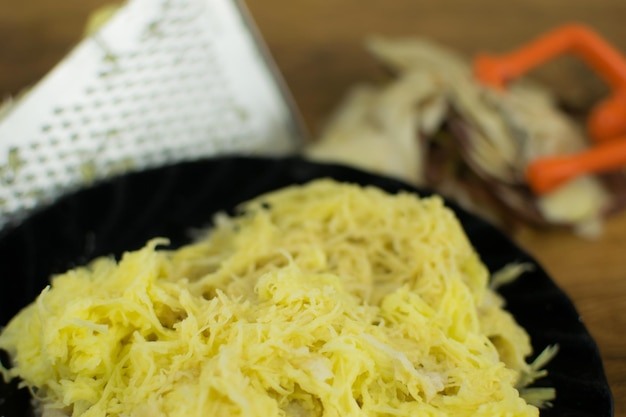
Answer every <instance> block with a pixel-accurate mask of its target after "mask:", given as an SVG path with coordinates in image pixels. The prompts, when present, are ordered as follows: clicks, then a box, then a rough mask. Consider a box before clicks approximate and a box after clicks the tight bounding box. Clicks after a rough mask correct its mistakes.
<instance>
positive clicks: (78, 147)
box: [0, 0, 305, 227]
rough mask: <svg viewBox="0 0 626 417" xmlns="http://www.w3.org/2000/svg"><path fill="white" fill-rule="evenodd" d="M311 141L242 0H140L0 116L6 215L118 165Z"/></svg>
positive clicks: (282, 151) (128, 167)
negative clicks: (306, 139) (307, 138)
mask: <svg viewBox="0 0 626 417" xmlns="http://www.w3.org/2000/svg"><path fill="white" fill-rule="evenodd" d="M304 141H305V134H304V130H303V128H302V124H301V121H300V117H299V115H298V112H297V109H296V107H295V105H294V102H293V100H292V98H291V96H290V94H289V92H288V90H287V88H286V86H285V84H284V81H283V80H282V78H281V76H280V74H279V72H278V70H277V69H276V67H275V65H274V63H273V61H272V59H271V57H270V55H269V53H268V52H267V49H266V47H265V45H264V43H263V41H262V39H261V37H260V35H259V34H258V31H257V30H256V28H255V26H254V24H253V21H252V19H251V17H250V16H249V14H248V12H247V9H246V8H245V5H244V4H243V3H242V2H238V1H234V0H130V1H129V2H128V3H126V4H125V5H124V6H123V7H122V8H121V9H120V10H119V11H118V12H117V13H116V14H115V15H114V16H113V17H112V18H111V19H110V21H109V22H107V23H106V24H105V25H104V26H103V27H102V28H101V29H100V30H98V31H97V32H96V33H94V34H93V35H91V36H89V37H87V38H85V39H83V40H82V41H81V42H80V43H79V44H78V45H77V46H76V47H75V48H74V49H73V50H72V51H71V53H70V54H68V56H67V57H65V59H64V60H63V61H62V62H61V63H60V64H59V65H57V66H56V67H55V68H54V69H53V70H52V71H51V72H50V73H49V74H48V75H47V76H46V77H45V78H44V79H42V80H41V81H40V82H39V83H38V84H37V85H36V86H34V87H33V88H32V90H31V91H29V92H28V93H27V94H26V95H25V96H24V97H23V98H22V99H20V100H19V102H18V103H17V104H16V105H15V106H14V107H13V108H12V109H11V110H10V111H9V112H8V114H6V115H5V116H4V118H3V119H2V120H0V227H3V226H6V225H7V224H12V223H13V224H14V223H18V222H19V221H20V219H22V218H23V217H24V216H25V215H26V214H28V213H29V212H31V211H32V210H34V209H37V208H40V207H44V206H46V205H47V204H50V203H51V202H53V201H55V200H56V199H57V198H59V197H60V196H62V195H64V194H66V193H68V192H70V191H73V190H76V189H79V188H81V187H86V186H89V185H91V184H93V183H94V182H97V181H101V180H104V179H106V178H109V177H112V176H116V175H120V174H124V173H127V172H132V171H137V170H143V169H147V168H151V167H158V166H163V165H168V164H173V163H177V162H181V161H187V160H193V159H198V158H203V157H211V156H219V155H225V154H256V155H271V156H280V155H286V154H292V153H295V152H298V151H299V149H300V148H301V146H302V145H303V143H304Z"/></svg>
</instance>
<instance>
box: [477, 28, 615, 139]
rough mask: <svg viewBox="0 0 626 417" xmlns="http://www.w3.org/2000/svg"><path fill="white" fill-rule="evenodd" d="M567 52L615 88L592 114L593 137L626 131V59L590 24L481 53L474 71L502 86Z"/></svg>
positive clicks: (609, 137) (589, 120) (590, 121)
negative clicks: (498, 51) (512, 48)
mask: <svg viewBox="0 0 626 417" xmlns="http://www.w3.org/2000/svg"><path fill="white" fill-rule="evenodd" d="M567 52H571V53H574V54H576V55H578V56H579V57H580V58H582V59H583V60H585V61H586V62H587V63H588V64H589V65H590V66H591V67H592V68H593V69H594V70H595V71H597V72H598V74H599V75H600V76H601V77H602V78H604V79H605V80H606V82H607V83H608V84H609V86H610V87H611V89H612V94H611V96H610V97H609V98H607V99H606V100H604V101H603V102H601V103H599V104H598V105H597V106H596V107H595V109H594V110H593V111H592V112H591V114H590V116H589V119H588V121H587V127H588V129H589V133H590V135H591V137H592V138H593V139H594V140H598V141H603V140H610V139H612V138H614V137H617V136H622V135H624V134H626V60H625V59H624V57H623V55H622V54H621V53H620V52H618V51H617V50H616V49H615V48H613V47H612V46H611V45H609V44H608V43H607V42H606V41H605V40H604V39H602V38H601V37H600V36H599V35H597V34H596V33H595V32H594V31H592V30H591V29H589V28H587V27H586V26H583V25H580V24H569V25H565V26H561V27H559V28H557V29H555V30H553V31H551V32H548V33H547V34H545V35H543V36H542V37H540V38H538V39H536V40H534V41H533V42H531V43H529V44H527V45H525V46H523V47H521V48H519V49H518V50H515V51H513V52H511V53H509V54H506V55H503V56H499V57H497V56H493V55H486V54H481V55H478V56H477V57H476V59H475V61H474V71H475V75H476V77H477V78H478V79H479V80H480V81H481V82H483V83H484V84H486V85H489V86H492V87H494V88H499V89H502V88H504V87H505V86H506V83H507V82H509V81H511V80H513V79H515V78H517V77H519V76H521V75H522V74H524V73H525V72H527V71H529V70H531V69H533V68H534V67H537V66H538V65H540V64H542V63H544V62H546V61H548V60H549V59H551V58H554V57H556V56H557V55H559V54H563V53H567Z"/></svg>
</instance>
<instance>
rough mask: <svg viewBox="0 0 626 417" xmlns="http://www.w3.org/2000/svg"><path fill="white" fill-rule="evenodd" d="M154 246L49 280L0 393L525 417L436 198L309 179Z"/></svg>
mask: <svg viewBox="0 0 626 417" xmlns="http://www.w3.org/2000/svg"><path fill="white" fill-rule="evenodd" d="M166 244H167V241H166V240H165V239H154V240H151V241H150V242H148V243H147V245H146V246H145V247H143V248H142V249H140V250H137V251H133V252H127V253H126V254H124V256H123V257H122V259H121V260H120V261H119V262H118V261H116V260H115V259H114V258H99V259H96V260H94V261H93V262H91V263H90V264H89V265H87V266H85V267H80V268H76V269H73V270H70V271H68V272H66V273H64V274H61V275H58V276H54V277H53V278H52V282H51V284H50V286H49V287H47V288H46V289H45V290H44V291H43V292H42V293H41V295H40V296H39V297H38V298H37V300H36V301H35V302H34V303H32V304H31V305H29V306H28V307H27V308H25V309H24V310H22V311H21V312H20V313H19V314H18V315H17V316H16V317H15V318H14V319H13V320H12V321H11V322H10V323H9V324H8V326H7V327H6V328H5V329H4V330H3V331H2V333H1V334H0V348H2V349H4V350H6V351H7V352H9V354H10V356H11V358H12V361H13V367H11V368H9V369H4V368H0V370H1V371H2V374H3V376H4V378H5V379H6V380H9V379H12V378H16V377H19V378H21V380H22V384H23V385H25V386H28V387H29V388H31V390H32V392H33V393H34V395H35V397H36V399H37V400H38V402H39V404H40V407H41V409H42V410H43V414H44V415H56V414H58V413H62V414H65V415H72V416H90V417H91V416H151V417H158V416H259V417H270V416H293V417H307V416H311V417H313V416H328V417H331V416H418V415H419V416H470V415H471V416H488V417H492V416H499V415H507V416H511V417H514V416H537V415H538V414H539V411H538V408H537V407H536V406H534V405H531V404H529V402H528V401H527V400H525V399H524V398H522V396H521V395H520V389H521V387H520V384H522V385H524V384H526V383H527V382H529V381H531V380H532V375H534V374H533V373H534V372H535V369H534V368H533V366H532V365H529V364H527V363H526V358H527V357H528V355H529V354H531V345H530V341H529V337H528V335H527V333H526V332H525V331H524V329H522V328H521V327H520V326H519V325H518V324H517V323H516V322H515V320H514V319H513V317H512V316H511V315H510V314H509V313H508V312H506V311H505V310H504V308H503V304H504V303H503V300H502V299H501V297H500V296H499V295H497V294H496V293H495V292H494V291H493V290H492V289H491V288H490V287H489V285H488V278H489V276H488V275H489V274H488V271H487V269H486V267H485V266H484V265H483V263H482V262H481V260H480V258H479V256H478V255H477V253H476V252H475V251H474V249H473V248H472V246H471V245H470V243H469V241H468V239H467V237H466V235H465V233H464V231H463V229H462V227H461V225H460V224H459V222H458V220H457V219H456V217H455V215H454V213H453V212H452V211H451V210H449V209H447V208H446V207H445V206H444V204H443V201H442V200H441V199H440V198H438V197H429V198H420V197H418V196H416V195H414V194H409V193H400V194H397V195H391V194H387V193H385V192H383V191H381V190H379V189H377V188H374V187H360V186H357V185H352V184H345V183H339V182H336V181H334V180H330V179H321V180H316V181H313V182H311V183H308V184H305V185H301V186H292V187H288V188H285V189H281V190H278V191H275V192H271V193H268V194H265V195H263V196H260V197H258V198H257V199H255V200H253V201H250V202H247V203H245V204H243V205H242V206H241V211H240V213H239V214H237V215H236V216H227V215H225V214H222V215H220V216H217V217H216V222H215V226H214V227H213V228H212V229H211V230H210V231H208V232H207V233H206V234H205V235H204V236H203V237H202V238H201V239H199V240H197V241H196V242H194V243H192V244H189V245H187V246H184V247H182V248H180V249H177V250H167V249H164V248H161V247H160V246H165V245H166ZM529 375H530V377H529Z"/></svg>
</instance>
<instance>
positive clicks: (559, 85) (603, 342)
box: [0, 0, 626, 417]
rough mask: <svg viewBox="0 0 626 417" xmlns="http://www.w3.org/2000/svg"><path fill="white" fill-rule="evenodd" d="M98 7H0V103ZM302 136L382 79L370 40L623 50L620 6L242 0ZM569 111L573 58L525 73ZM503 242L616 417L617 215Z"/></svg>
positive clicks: (94, 2)
mask: <svg viewBox="0 0 626 417" xmlns="http://www.w3.org/2000/svg"><path fill="white" fill-rule="evenodd" d="M106 4H110V2H109V1H108V0H56V1H54V2H51V1H49V0H25V1H21V2H16V1H11V0H0V98H6V97H8V96H12V95H16V94H18V93H19V92H20V91H22V90H23V89H24V88H26V87H28V86H30V85H32V84H34V83H36V82H37V80H39V79H40V78H41V77H43V76H44V75H45V74H46V73H47V72H48V71H49V70H50V69H51V68H52V67H53V66H54V65H55V64H56V63H57V62H59V61H60V60H61V59H62V58H63V56H64V55H65V54H67V53H68V52H69V51H70V50H71V48H72V47H73V45H75V44H76V43H77V42H78V41H79V39H80V38H81V36H82V34H83V30H84V27H85V23H86V20H87V18H88V16H89V15H90V13H91V12H93V11H94V10H96V9H97V8H99V7H101V6H103V5H106ZM246 4H247V6H248V8H249V11H250V13H251V15H252V17H253V18H254V20H255V22H256V24H257V26H258V28H259V30H260V32H261V34H262V36H263V38H264V40H265V42H266V43H267V45H268V47H269V49H270V52H271V54H272V55H273V57H274V59H275V61H276V63H277V65H278V68H279V70H280V72H281V73H282V75H283V76H284V78H285V80H286V83H287V85H288V87H289V88H290V90H291V92H292V94H293V97H294V99H295V101H296V103H297V105H298V107H299V109H300V111H301V113H302V116H303V119H304V121H305V124H306V126H307V128H308V129H309V131H310V132H311V134H312V137H314V136H315V134H316V132H319V131H320V129H321V127H322V126H323V124H324V122H325V120H326V118H327V117H328V115H329V114H330V113H331V112H332V111H333V110H334V109H335V107H336V106H337V105H338V103H339V101H340V100H341V99H342V97H343V96H344V95H345V93H346V92H347V91H348V89H349V88H350V87H351V86H353V85H354V84H356V83H360V82H374V83H375V82H377V81H381V82H382V81H383V80H385V79H386V77H387V73H386V71H385V70H384V69H383V68H382V67H381V65H380V64H379V63H377V62H376V61H375V60H374V59H373V58H372V57H371V56H370V55H369V54H368V53H367V52H366V50H365V48H364V46H363V45H364V40H365V39H366V38H367V37H368V36H369V35H372V34H381V35H388V36H422V37H428V38H430V39H432V40H435V41H438V42H440V43H441V44H443V45H446V46H448V47H450V48H453V49H455V50H457V51H459V52H461V53H463V54H465V55H466V56H467V57H468V58H469V57H472V56H473V55H474V54H476V53H478V52H482V51H489V52H496V53H497V52H505V51H509V50H511V49H513V48H515V47H517V46H519V45H521V44H523V43H525V42H527V41H529V40H531V39H532V38H534V37H536V36H537V35H539V34H542V33H544V32H546V31H547V30H550V29H552V28H554V27H556V26H557V25H560V24H563V23H567V22H581V23H585V24H587V25H589V26H591V27H592V28H594V29H595V30H597V31H598V32H599V33H600V34H601V35H602V36H603V37H605V39H607V40H608V41H609V42H610V43H612V44H613V45H614V46H615V47H616V48H617V49H619V50H621V51H626V25H625V24H624V19H625V18H626V2H625V1H623V0H599V1H596V0H551V1H549V2H548V1H543V0H508V1H499V0H474V1H471V2H469V1H462V0H438V1H432V0H392V1H390V0H298V1H286V0H248V1H247V2H246ZM533 75H534V76H536V77H537V78H538V79H539V80H541V81H543V82H544V83H545V84H546V85H548V86H550V88H551V89H552V90H553V91H555V92H556V93H557V94H558V96H559V97H562V98H563V99H564V100H565V101H567V102H568V103H570V104H572V105H574V106H575V107H576V108H577V109H580V110H581V111H584V110H585V109H588V108H589V107H590V106H592V105H593V103H594V102H595V101H596V100H597V99H598V98H600V97H603V96H604V95H605V94H606V93H607V91H608V90H607V89H606V87H605V85H604V84H603V83H602V82H601V81H600V80H599V79H598V78H597V77H596V76H595V75H594V74H593V73H592V72H591V71H590V70H589V69H588V68H587V67H586V66H585V65H584V64H583V63H581V62H580V61H578V60H574V59H570V58H559V59H558V60H555V61H553V62H551V63H550V64H548V65H545V66H542V67H541V68H540V69H538V70H536V71H534V72H533ZM513 238H514V239H515V240H516V241H517V242H518V243H519V244H520V245H521V246H522V247H524V248H525V249H527V250H528V251H529V252H531V253H532V254H533V255H534V256H535V257H536V258H537V259H538V260H539V261H540V262H541V263H542V264H543V265H544V266H545V267H546V269H547V270H548V271H549V272H550V274H551V275H552V276H553V278H554V280H555V281H556V282H557V284H559V285H560V286H561V287H562V288H563V289H564V290H565V291H566V292H567V293H568V295H570V296H571V298H572V299H573V300H574V302H575V304H576V306H577V308H578V309H579V311H580V312H581V315H582V318H583V320H584V322H585V324H586V325H587V326H588V328H589V330H590V331H591V333H592V335H593V336H594V337H595V338H596V340H597V342H598V344H599V347H600V350H601V352H602V355H603V359H604V363H605V367H606V371H607V375H608V378H609V382H610V384H611V387H612V389H613V393H614V395H615V398H616V410H615V411H616V413H615V415H616V416H618V417H620V416H621V417H624V416H626V400H624V398H626V339H625V338H624V334H625V332H626V313H625V310H624V306H625V305H626V260H625V258H624V256H623V254H624V252H625V249H626V213H623V212H622V213H621V214H620V215H618V216H615V217H614V218H612V219H610V220H609V221H608V222H607V224H606V229H605V232H604V234H603V235H602V237H601V238H600V239H597V240H592V241H589V240H585V239H580V238H579V237H575V236H572V235H571V233H569V232H566V231H561V230H557V231H549V232H547V231H541V230H522V231H520V232H519V233H517V234H516V235H515V236H513Z"/></svg>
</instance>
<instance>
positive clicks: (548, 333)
mask: <svg viewBox="0 0 626 417" xmlns="http://www.w3.org/2000/svg"><path fill="white" fill-rule="evenodd" d="M319 177H333V178H335V179H337V180H341V181H350V182H354V183H358V184H362V185H365V184H371V185H375V186H378V187H380V188H383V189H385V190H387V191H389V192H397V191H399V190H409V191H414V192H416V193H419V194H422V195H424V194H427V193H426V192H423V191H419V190H415V189H414V188H412V187H410V186H408V185H406V184H403V183H401V182H398V181H395V180H392V179H389V178H384V177H380V176H375V175H371V174H368V173H364V172H362V171H358V170H354V169H350V168H346V167H342V166H336V165H323V164H317V163H311V162H306V161H304V160H302V159H300V158H287V159H264V158H240V157H233V158H219V159H215V160H201V161H197V162H191V163H184V164H179V165H175V166H171V167H165V168H159V169H155V170H150V171H145V172H141V173H136V174H131V175H127V176H124V177H120V178H117V179H114V180H112V181H110V182H106V183H102V184H99V185H97V186H95V187H93V188H90V189H87V190H83V191H81V192H78V193H76V194H73V195H70V196H68V197H66V198H63V199H62V200H60V201H59V202H57V203H56V204H54V205H53V206H51V207H48V208H46V209H43V210H41V211H39V212H37V213H35V214H33V215H32V216H31V217H29V218H28V220H26V221H25V222H24V223H22V224H21V225H20V226H18V227H13V228H10V229H8V230H5V231H3V232H2V233H1V234H0V254H1V255H0V256H1V261H0V277H2V278H1V283H0V315H1V316H0V323H3V324H5V323H6V322H7V321H8V320H9V319H10V318H11V317H12V316H13V315H15V314H16V313H17V312H18V310H19V309H20V308H22V307H24V306H25V305H27V304H28V303H30V302H31V301H32V300H34V298H35V297H36V296H37V294H38V293H39V292H40V291H41V289H42V288H43V287H44V286H45V285H46V284H47V280H48V277H49V276H50V274H52V273H57V272H63V271H65V270H67V269H68V268H71V267H74V266H76V265H79V264H83V263H85V262H86V261H88V260H90V259H92V258H94V257H97V256H101V255H110V254H115V255H119V254H121V253H122V252H123V251H126V250H132V249H138V248H140V247H142V246H143V244H144V243H145V242H146V241H147V240H148V239H149V238H152V237H155V236H167V237H169V238H170V239H171V241H172V243H173V244H174V245H181V244H183V243H186V242H188V241H189V236H188V234H187V233H188V231H189V230H190V228H195V227H200V226H206V225H207V224H209V221H210V219H211V217H212V214H213V213H215V212H216V211H218V210H228V209H231V208H232V207H233V206H235V205H236V204H237V203H240V202H242V201H245V200H247V199H249V198H251V197H254V196H256V195H258V194H260V193H263V192H266V191H269V190H273V189H277V188H280V187H284V186H287V185H290V184H294V183H304V182H307V181H309V180H311V179H314V178H319ZM449 206H450V207H451V208H453V209H454V210H455V211H456V213H457V215H458V217H459V218H460V220H461V222H462V224H463V226H464V227H465V230H466V232H467V234H468V235H469V237H470V240H471V241H472V243H473V244H474V246H475V247H476V249H477V250H478V253H480V255H481V257H482V259H483V261H484V262H485V263H486V264H487V266H488V267H489V269H490V270H491V271H495V270H497V269H499V268H501V267H502V266H504V265H505V264H507V263H509V262H512V261H523V262H532V263H534V264H535V265H536V268H535V270H534V271H533V272H530V273H526V274H525V275H524V276H523V278H522V279H519V280H518V281H516V282H514V283H513V284H510V285H508V286H506V287H504V288H502V294H503V295H504V296H505V298H506V300H507V305H508V309H509V310H510V311H511V312H512V313H513V314H514V315H515V317H516V318H517V320H518V321H519V323H520V324H521V325H522V326H524V327H525V328H526V329H527V330H528V332H529V333H530V335H531V338H532V341H533V345H534V347H535V350H536V351H540V350H541V349H543V348H544V347H545V346H547V345H549V344H554V343H558V344H559V346H560V351H559V353H558V355H557V357H556V358H555V359H554V360H553V361H552V362H551V363H550V364H549V366H548V370H549V376H548V377H547V378H545V379H542V380H541V381H540V382H539V383H540V384H541V385H548V386H553V387H556V390H557V399H556V401H555V402H554V407H553V408H552V409H549V410H545V411H542V412H541V414H542V417H545V416H560V417H566V416H572V417H574V416H575V417H592V416H593V417H604V416H606V417H609V416H612V415H613V411H612V398H611V392H610V390H609V387H608V384H607V381H606V377H605V375H604V370H603V367H602V361H601V359H600V355H599V352H598V349H597V347H596V344H595V343H594V341H593V339H592V338H591V336H590V335H589V333H588V332H587V330H586V329H585V327H584V325H583V324H582V323H581V321H580V319H579V315H578V313H577V312H576V310H575V308H574V306H573V304H572V303H571V301H570V300H569V299H568V297H567V296H566V295H565V294H564V293H563V292H562V291H561V290H560V289H559V288H558V287H557V286H556V285H555V284H554V283H553V282H552V280H550V278H549V277H548V276H547V275H546V273H545V272H544V270H543V269H542V268H541V267H540V266H539V265H537V263H536V261H534V260H533V259H532V258H531V257H530V256H529V255H528V254H526V253H525V252H523V251H522V250H520V249H519V248H518V247H516V246H515V245H514V244H513V243H512V242H511V241H510V240H509V239H507V238H506V237H505V236H504V235H503V234H502V233H500V232H499V231H498V230H496V229H495V228H493V227H492V226H490V225H489V224H487V223H486V222H484V221H482V220H480V219H478V218H477V217H475V216H473V215H471V214H469V213H467V212H466V211H464V210H462V209H460V208H458V207H457V206H455V205H454V204H449ZM4 359H6V358H4ZM28 398H29V397H28V392H26V391H25V390H17V389H16V388H15V384H10V385H7V384H3V385H1V386H0V415H1V416H25V415H29V413H30V411H29V405H28Z"/></svg>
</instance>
